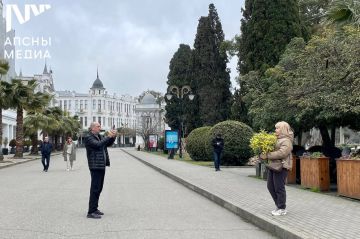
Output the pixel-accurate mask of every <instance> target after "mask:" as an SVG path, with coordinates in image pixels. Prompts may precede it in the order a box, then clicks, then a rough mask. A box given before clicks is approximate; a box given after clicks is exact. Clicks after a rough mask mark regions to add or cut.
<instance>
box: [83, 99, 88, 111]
mask: <svg viewBox="0 0 360 239" xmlns="http://www.w3.org/2000/svg"><path fill="white" fill-rule="evenodd" d="M84 102H85V109H86V110H87V100H84Z"/></svg>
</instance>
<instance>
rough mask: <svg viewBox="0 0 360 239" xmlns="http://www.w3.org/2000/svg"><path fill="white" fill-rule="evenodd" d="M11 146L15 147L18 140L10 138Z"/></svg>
mask: <svg viewBox="0 0 360 239" xmlns="http://www.w3.org/2000/svg"><path fill="white" fill-rule="evenodd" d="M9 146H10V147H11V148H14V147H15V146H16V140H15V139H12V140H10V142H9Z"/></svg>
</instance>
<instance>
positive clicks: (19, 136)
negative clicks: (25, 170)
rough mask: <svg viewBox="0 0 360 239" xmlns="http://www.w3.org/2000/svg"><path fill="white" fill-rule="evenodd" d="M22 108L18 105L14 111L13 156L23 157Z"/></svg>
mask: <svg viewBox="0 0 360 239" xmlns="http://www.w3.org/2000/svg"><path fill="white" fill-rule="evenodd" d="M23 114H24V113H23V108H22V107H18V108H17V112H16V151H15V155H14V158H22V157H23V146H24V115H23Z"/></svg>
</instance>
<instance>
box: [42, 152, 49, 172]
mask: <svg viewBox="0 0 360 239" xmlns="http://www.w3.org/2000/svg"><path fill="white" fill-rule="evenodd" d="M41 163H42V165H43V166H44V170H48V169H49V164H50V155H42V158H41Z"/></svg>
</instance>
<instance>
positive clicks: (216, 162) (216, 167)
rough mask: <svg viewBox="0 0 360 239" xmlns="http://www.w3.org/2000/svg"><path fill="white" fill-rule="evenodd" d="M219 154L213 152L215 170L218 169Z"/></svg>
mask: <svg viewBox="0 0 360 239" xmlns="http://www.w3.org/2000/svg"><path fill="white" fill-rule="evenodd" d="M220 160H221V152H216V151H214V166H215V169H217V170H219V169H220Z"/></svg>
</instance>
